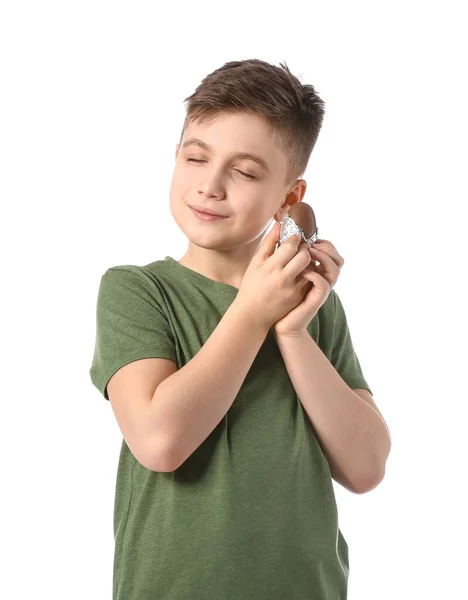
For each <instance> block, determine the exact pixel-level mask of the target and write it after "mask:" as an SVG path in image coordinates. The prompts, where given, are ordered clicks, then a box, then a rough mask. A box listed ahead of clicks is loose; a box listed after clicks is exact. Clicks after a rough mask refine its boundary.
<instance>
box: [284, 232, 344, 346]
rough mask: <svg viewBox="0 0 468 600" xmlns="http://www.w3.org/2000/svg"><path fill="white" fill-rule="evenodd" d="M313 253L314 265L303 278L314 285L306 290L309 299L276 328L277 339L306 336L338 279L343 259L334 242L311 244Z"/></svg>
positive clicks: (285, 317)
mask: <svg viewBox="0 0 468 600" xmlns="http://www.w3.org/2000/svg"><path fill="white" fill-rule="evenodd" d="M304 246H306V244H304ZM310 254H311V256H312V262H311V263H310V265H309V270H308V269H305V270H304V271H303V272H302V273H301V275H302V277H304V278H305V279H307V280H308V281H309V282H311V283H308V284H307V286H306V287H305V288H304V289H305V291H306V296H305V297H304V299H303V300H302V302H301V303H300V304H298V305H297V306H296V307H295V308H293V309H292V310H291V311H290V312H288V313H287V314H286V315H285V316H284V317H282V318H281V319H279V320H278V321H276V323H275V324H274V325H273V328H274V332H275V335H276V337H278V336H281V337H294V336H297V335H299V334H301V333H304V331H305V330H306V328H307V325H308V324H309V323H310V322H311V321H312V319H313V318H314V317H315V315H316V314H317V312H318V310H319V309H320V307H321V306H322V305H323V304H324V303H325V301H326V299H327V298H328V295H329V293H330V290H331V289H332V288H333V286H334V285H335V283H336V282H337V280H338V277H339V275H340V271H341V267H342V266H343V265H344V259H343V257H342V256H341V255H340V254H339V252H338V250H337V249H336V248H335V246H334V245H333V244H332V243H331V242H329V241H327V240H317V241H316V242H315V244H312V248H310ZM316 260H318V261H320V265H318V266H317V265H316Z"/></svg>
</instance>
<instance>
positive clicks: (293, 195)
mask: <svg viewBox="0 0 468 600" xmlns="http://www.w3.org/2000/svg"><path fill="white" fill-rule="evenodd" d="M306 189H307V181H306V180H305V179H298V180H297V181H296V182H295V184H294V187H293V188H292V190H291V191H289V192H288V193H287V194H286V197H285V199H284V202H283V204H282V205H281V207H280V208H279V209H278V210H277V211H276V213H275V220H276V221H282V220H283V219H284V215H285V214H286V213H287V212H288V211H289V209H290V208H291V206H293V205H294V204H296V202H301V201H302V199H303V198H304V195H305V193H306Z"/></svg>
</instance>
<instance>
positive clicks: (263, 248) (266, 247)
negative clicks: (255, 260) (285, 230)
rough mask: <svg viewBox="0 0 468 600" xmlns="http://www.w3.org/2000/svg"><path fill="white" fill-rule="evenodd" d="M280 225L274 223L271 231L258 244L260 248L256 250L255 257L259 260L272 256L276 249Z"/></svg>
mask: <svg viewBox="0 0 468 600" xmlns="http://www.w3.org/2000/svg"><path fill="white" fill-rule="evenodd" d="M280 228H281V223H279V222H278V221H276V222H275V224H274V225H273V227H272V228H271V231H269V232H268V233H267V235H266V236H265V237H264V238H263V240H262V241H261V242H260V246H259V247H258V249H257V255H258V256H260V257H261V258H264V259H266V258H268V257H269V256H271V255H272V254H273V252H274V251H275V248H276V244H277V243H278V238H279V234H280Z"/></svg>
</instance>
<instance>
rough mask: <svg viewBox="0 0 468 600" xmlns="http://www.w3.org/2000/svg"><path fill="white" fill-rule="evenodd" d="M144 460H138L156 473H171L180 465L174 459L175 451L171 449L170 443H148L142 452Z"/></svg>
mask: <svg viewBox="0 0 468 600" xmlns="http://www.w3.org/2000/svg"><path fill="white" fill-rule="evenodd" d="M141 458H142V460H139V459H138V462H139V463H140V464H142V465H143V466H144V467H145V468H146V469H148V470H150V471H153V472H154V473H171V472H172V471H175V470H176V469H177V467H178V465H176V463H175V460H174V453H173V452H172V451H170V450H169V446H168V444H163V443H161V442H159V443H148V444H147V446H146V450H145V451H144V452H143V453H142V456H141Z"/></svg>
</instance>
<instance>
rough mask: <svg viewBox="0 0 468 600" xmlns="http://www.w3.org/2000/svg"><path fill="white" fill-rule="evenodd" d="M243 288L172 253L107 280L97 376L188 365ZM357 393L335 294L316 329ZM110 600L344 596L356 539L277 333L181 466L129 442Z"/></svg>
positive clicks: (327, 599)
mask: <svg viewBox="0 0 468 600" xmlns="http://www.w3.org/2000/svg"><path fill="white" fill-rule="evenodd" d="M237 292H238V290H237V288H235V287H233V286H231V285H228V284H225V283H220V282H217V281H214V280H212V279H209V278H208V277H205V276H204V275H201V274H200V273H197V272H196V271H193V270H191V269H189V268H188V267H185V266H183V265H181V264H180V263H178V262H177V261H176V260H174V259H173V258H171V257H170V256H166V258H165V259H164V260H158V261H155V262H153V263H150V264H148V265H145V266H135V265H122V266H115V267H111V268H110V269H108V270H107V271H106V272H105V273H104V275H103V276H102V278H101V282H100V287H99V293H98V301H97V329H96V345H95V352H94V357H93V361H92V366H91V369H90V376H91V380H92V382H93V384H94V385H95V386H96V388H97V389H98V390H99V391H100V392H101V394H103V396H104V398H106V399H107V400H108V399H109V398H108V395H107V390H106V385H107V382H108V381H109V379H110V378H111V377H112V375H113V374H114V373H115V372H116V371H117V370H118V369H120V368H121V367H122V366H124V365H126V364H128V363H130V362H132V361H135V360H138V359H142V358H149V357H162V358H169V359H172V360H174V361H175V362H176V364H177V367H178V368H179V369H180V368H182V367H183V366H184V365H185V364H186V363H187V362H188V361H189V360H191V359H192V358H193V357H194V356H195V355H196V354H197V352H198V351H199V350H200V348H201V347H202V346H203V344H204V343H205V341H206V340H207V339H208V337H209V336H210V335H211V333H212V332H213V330H214V329H215V328H216V326H217V325H218V323H219V321H220V320H221V318H222V316H223V315H224V313H225V311H226V310H227V308H228V307H229V305H230V304H231V303H232V301H233V300H234V299H235V297H236V295H237ZM308 331H309V333H310V335H311V336H312V337H313V338H314V340H315V341H316V342H317V344H318V345H319V346H320V348H321V349H322V351H323V352H324V354H325V355H326V356H327V358H328V360H330V362H331V363H332V364H333V366H334V367H335V369H336V370H337V371H338V373H339V374H340V375H341V377H342V378H343V379H344V381H345V382H346V383H347V384H348V385H349V386H350V387H351V388H366V389H368V390H369V391H370V392H371V393H372V391H371V390H370V388H369V386H368V384H367V382H366V380H365V379H364V376H363V373H362V371H361V367H360V364H359V361H358V358H357V356H356V354H355V352H354V349H353V345H352V341H351V336H350V333H349V329H348V326H347V323H346V317H345V312H344V310H343V306H342V304H341V301H340V299H339V297H338V295H337V293H336V292H335V291H334V290H333V289H332V290H331V292H330V294H329V296H328V298H327V300H326V302H325V303H324V305H323V306H322V307H321V308H320V310H319V311H318V313H317V315H316V316H315V317H314V319H312V321H311V322H310V324H309V326H308ZM114 538H115V555H114V567H113V600H150V599H151V600H156V599H158V600H285V599H287V600H306V599H307V600H308V599H310V600H342V599H345V598H346V596H347V582H348V573H349V562H348V546H347V543H346V541H345V539H344V537H343V535H342V534H341V531H340V529H339V527H338V513H337V505H336V501H335V494H334V489H333V484H332V479H331V474H330V468H329V465H328V462H327V459H326V457H325V455H324V453H323V451H322V449H321V447H320V445H319V442H318V440H317V438H316V435H315V433H314V430H313V428H312V426H311V424H310V421H309V420H308V416H307V414H306V413H305V411H304V409H303V407H302V404H301V402H300V401H299V399H298V397H297V396H296V393H295V390H294V387H293V386H292V383H291V380H290V379H289V376H288V373H287V370H286V367H285V365H284V362H283V359H282V357H281V353H280V351H279V349H278V346H277V344H276V340H275V337H274V334H273V329H270V331H269V332H268V335H267V336H266V338H265V341H264V343H263V345H262V347H261V348H260V350H259V352H258V354H257V356H256V358H255V360H254V362H253V364H252V366H251V368H250V370H249V372H248V374H247V376H246V378H245V380H244V383H243V384H242V387H241V389H240V391H239V393H238V395H237V396H236V398H235V400H234V403H233V404H232V406H231V408H230V409H229V410H228V412H227V413H226V415H225V417H224V418H223V420H222V421H221V422H220V423H219V424H218V426H217V427H216V428H215V429H214V430H213V431H212V433H211V434H210V435H209V436H208V438H207V439H206V440H205V441H204V442H203V443H202V444H201V445H200V446H199V447H198V448H197V450H195V452H194V453H193V454H192V455H191V456H190V457H189V458H188V459H187V460H186V461H185V462H184V463H183V464H182V465H181V466H180V467H179V468H178V469H176V470H175V471H172V472H168V473H158V472H154V471H151V470H149V469H147V468H146V467H144V466H142V465H141V463H139V462H138V461H137V460H136V458H135V457H134V456H133V454H132V453H131V451H130V450H129V448H128V446H127V444H126V442H125V440H124V439H123V440H122V446H121V451H120V459H119V464H118V468H117V481H116V491H115V505H114Z"/></svg>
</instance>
